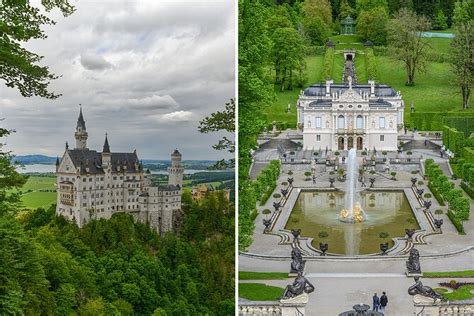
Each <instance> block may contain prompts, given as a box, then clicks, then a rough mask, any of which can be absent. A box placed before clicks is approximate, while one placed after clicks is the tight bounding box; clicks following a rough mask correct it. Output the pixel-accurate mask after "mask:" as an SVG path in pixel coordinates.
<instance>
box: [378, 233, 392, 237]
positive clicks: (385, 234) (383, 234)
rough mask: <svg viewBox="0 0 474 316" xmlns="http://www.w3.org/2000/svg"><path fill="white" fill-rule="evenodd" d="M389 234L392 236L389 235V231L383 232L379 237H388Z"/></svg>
mask: <svg viewBox="0 0 474 316" xmlns="http://www.w3.org/2000/svg"><path fill="white" fill-rule="evenodd" d="M388 236H390V235H389V234H388V233H387V232H381V233H380V234H379V237H380V238H387V237H388Z"/></svg>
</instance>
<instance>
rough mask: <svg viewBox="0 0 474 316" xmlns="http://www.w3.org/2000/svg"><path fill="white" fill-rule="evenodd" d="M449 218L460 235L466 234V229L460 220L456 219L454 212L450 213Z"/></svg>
mask: <svg viewBox="0 0 474 316" xmlns="http://www.w3.org/2000/svg"><path fill="white" fill-rule="evenodd" d="M448 218H449V220H450V221H451V223H453V225H454V227H456V230H457V231H458V232H459V233H461V234H464V228H463V227H462V224H461V222H460V221H459V220H458V219H456V216H455V215H454V213H453V212H451V211H448Z"/></svg>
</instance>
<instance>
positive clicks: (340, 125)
mask: <svg viewBox="0 0 474 316" xmlns="http://www.w3.org/2000/svg"><path fill="white" fill-rule="evenodd" d="M337 128H345V122H344V116H343V115H339V116H338V117H337Z"/></svg>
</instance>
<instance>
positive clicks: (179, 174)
mask: <svg viewBox="0 0 474 316" xmlns="http://www.w3.org/2000/svg"><path fill="white" fill-rule="evenodd" d="M181 158H182V156H181V153H180V152H179V151H178V149H175V150H174V151H173V153H172V154H171V167H168V175H169V178H168V184H172V185H177V186H179V187H182V186H183V173H184V168H183V167H182V166H181Z"/></svg>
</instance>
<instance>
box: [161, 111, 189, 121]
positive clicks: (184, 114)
mask: <svg viewBox="0 0 474 316" xmlns="http://www.w3.org/2000/svg"><path fill="white" fill-rule="evenodd" d="M155 118H156V120H157V121H158V122H160V123H174V122H186V121H193V120H195V119H196V115H195V114H194V113H193V112H191V111H176V112H171V113H166V114H163V115H158V116H156V117H155Z"/></svg>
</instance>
